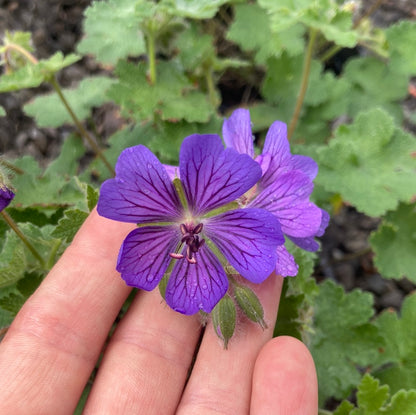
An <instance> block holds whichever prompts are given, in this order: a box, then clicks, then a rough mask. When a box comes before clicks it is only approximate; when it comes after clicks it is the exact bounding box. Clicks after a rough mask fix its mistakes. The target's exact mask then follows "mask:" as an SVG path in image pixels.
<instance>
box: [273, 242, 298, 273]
mask: <svg viewBox="0 0 416 415" xmlns="http://www.w3.org/2000/svg"><path fill="white" fill-rule="evenodd" d="M276 252H277V261H276V274H278V275H281V276H282V277H294V276H295V275H296V274H297V273H298V269H299V266H298V264H297V263H296V262H295V258H293V255H292V254H290V253H289V251H288V250H287V249H286V247H285V246H284V245H279V246H278V247H277V251H276Z"/></svg>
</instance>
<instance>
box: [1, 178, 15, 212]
mask: <svg viewBox="0 0 416 415" xmlns="http://www.w3.org/2000/svg"><path fill="white" fill-rule="evenodd" d="M13 198H14V193H13V192H12V191H11V190H10V189H9V188H8V187H6V186H5V185H3V184H2V183H0V212H1V211H2V210H3V209H5V208H6V207H7V206H9V204H10V202H11V201H12V199H13Z"/></svg>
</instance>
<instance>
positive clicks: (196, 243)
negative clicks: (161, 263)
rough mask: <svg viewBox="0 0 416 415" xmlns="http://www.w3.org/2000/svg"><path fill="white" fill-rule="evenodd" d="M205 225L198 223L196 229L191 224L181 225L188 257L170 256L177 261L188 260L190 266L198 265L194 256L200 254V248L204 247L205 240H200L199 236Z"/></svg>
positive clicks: (171, 254)
mask: <svg viewBox="0 0 416 415" xmlns="http://www.w3.org/2000/svg"><path fill="white" fill-rule="evenodd" d="M203 227H204V225H203V224H202V223H198V225H196V226H195V227H193V225H191V224H185V223H181V224H180V226H179V229H180V231H181V233H182V238H181V242H182V243H186V245H187V247H186V255H182V254H177V253H170V254H169V255H170V256H171V257H172V258H175V259H182V258H184V257H185V258H186V260H187V261H188V262H189V263H190V264H196V258H195V257H194V254H195V253H197V252H198V250H199V248H201V246H203V245H204V243H205V239H201V240H200V239H199V236H198V234H199V233H201V232H202V228H203Z"/></svg>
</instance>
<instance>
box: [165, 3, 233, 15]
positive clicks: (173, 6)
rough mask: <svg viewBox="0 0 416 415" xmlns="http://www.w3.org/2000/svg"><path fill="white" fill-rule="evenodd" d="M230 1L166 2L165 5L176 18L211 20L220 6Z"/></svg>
mask: <svg viewBox="0 0 416 415" xmlns="http://www.w3.org/2000/svg"><path fill="white" fill-rule="evenodd" d="M228 2H229V0H164V1H162V4H163V5H166V6H167V7H168V8H169V11H170V13H172V14H173V15H176V16H183V17H190V18H192V19H210V18H211V17H214V15H215V14H216V13H217V11H218V9H219V8H220V6H222V5H223V4H225V3H228Z"/></svg>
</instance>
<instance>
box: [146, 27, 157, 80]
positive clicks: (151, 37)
mask: <svg viewBox="0 0 416 415" xmlns="http://www.w3.org/2000/svg"><path fill="white" fill-rule="evenodd" d="M155 37H156V36H155V34H154V32H153V31H152V30H149V32H148V34H147V53H148V55H149V81H150V83H151V84H152V85H154V84H155V83H156V50H155Z"/></svg>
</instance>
